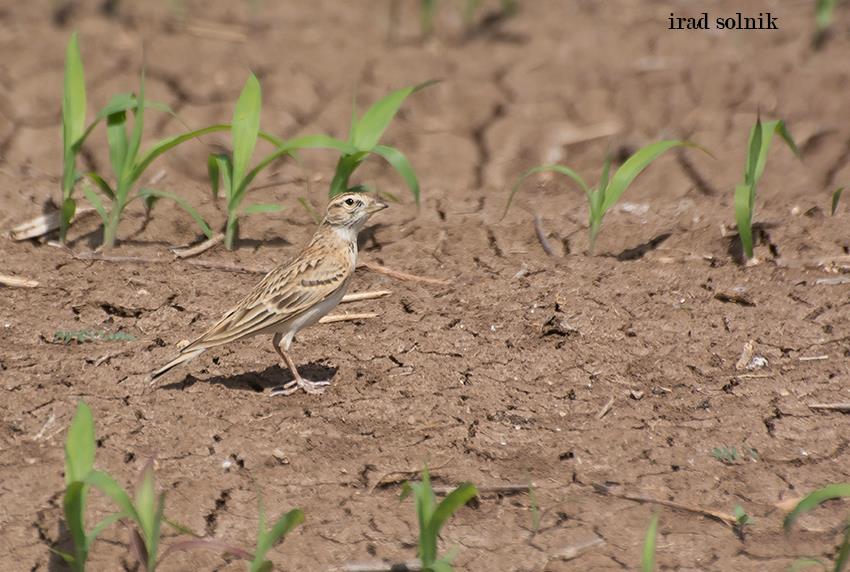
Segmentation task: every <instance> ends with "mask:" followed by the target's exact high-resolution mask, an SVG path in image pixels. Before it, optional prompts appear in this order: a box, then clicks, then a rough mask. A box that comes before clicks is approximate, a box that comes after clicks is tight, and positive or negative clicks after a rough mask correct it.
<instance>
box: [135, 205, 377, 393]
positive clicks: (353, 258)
mask: <svg viewBox="0 0 850 572" xmlns="http://www.w3.org/2000/svg"><path fill="white" fill-rule="evenodd" d="M385 208H387V204H386V203H384V202H383V201H381V200H380V199H378V198H377V197H375V196H373V195H370V194H366V193H360V192H348V193H343V194H341V195H337V196H336V197H334V198H333V199H331V201H330V202H329V203H328V209H327V214H325V218H324V220H323V221H322V223H321V225H319V228H318V230H317V231H316V234H314V235H313V238H312V239H311V240H310V243H309V244H308V245H307V247H306V248H304V250H303V251H302V252H301V254H299V255H298V256H297V257H296V258H294V259H292V260H290V261H289V262H287V263H286V264H283V265H282V266H278V267H277V268H275V269H274V270H272V271H271V272H269V273H268V274H266V276H265V278H263V279H262V280H261V281H260V282H259V283H258V284H257V285H256V286H255V287H254V288H253V289H252V290H251V292H250V293H248V295H247V296H245V298H243V299H242V301H240V302H239V303H238V304H237V305H236V306H235V307H234V308H233V309H231V310H230V311H228V312H227V313H225V314H224V316H222V317H221V319H220V320H219V321H218V322H216V324H215V325H214V326H213V327H212V328H210V329H209V330H208V331H207V332H206V333H205V334H203V335H201V336H200V337H199V338H197V339H196V340H194V341H193V342H191V343H190V344H189V345H187V346H186V347H184V348H183V349H181V350H180V355H178V356H177V357H176V358H174V359H173V360H171V361H170V362H168V363H167V364H165V365H164V366H163V367H161V368H160V369H158V370H156V371H155V372H153V373H152V374H150V377H149V380H150V381H151V382H153V381H154V380H155V379H156V378H158V377H160V376H161V375H163V374H164V373H166V372H167V371H169V370H171V369H172V368H174V367H176V366H178V365H180V364H182V363H184V362H187V361H189V360H191V359H194V358H196V357H198V356H199V355H201V354H202V353H204V352H205V351H206V350H208V349H210V348H214V347H216V346H220V345H224V344H227V343H230V342H232V341H235V340H239V339H242V338H247V337H249V336H256V335H258V334H273V335H274V337H273V338H272V344H274V349H275V351H277V353H278V354H279V355H280V357H281V359H283V361H284V363H286V366H287V367H288V368H289V371H290V372H292V378H293V379H292V381H290V382H288V383H286V384H285V385H282V386H279V387H276V388H274V389H273V390H272V393H271V394H272V395H291V394H292V393H295V392H296V391H298V390H299V389H303V390H304V391H306V392H307V393H311V394H319V393H322V392H323V391H324V390H325V386H327V385H329V384H330V382H329V381H309V380H306V379H304V378H302V377H301V375H300V374H299V373H298V369H297V368H296V367H295V362H293V361H292V358H291V357H289V354H288V353H287V352H289V347H290V345H291V344H292V338H294V337H295V335H296V334H297V333H298V332H299V331H300V330H302V329H303V328H306V327H307V326H310V325H312V324H315V323H316V322H318V321H319V319H320V318H321V317H322V316H324V315H325V314H327V313H328V312H329V311H330V310H332V309H333V308H334V307H335V306H336V305H337V304H339V302H340V300H342V297H343V295H344V294H345V291H346V289H347V288H348V283H349V282H350V280H351V276H352V275H353V274H354V267H355V264H356V263H357V233H358V232H360V229H362V228H363V226H364V225H365V224H366V221H368V220H369V217H371V216H372V215H373V214H375V213H376V212H378V211H381V210H383V209H385Z"/></svg>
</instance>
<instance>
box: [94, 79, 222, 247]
mask: <svg viewBox="0 0 850 572" xmlns="http://www.w3.org/2000/svg"><path fill="white" fill-rule="evenodd" d="M148 107H152V108H157V109H161V110H164V111H167V112H169V113H173V112H171V110H170V109H168V108H167V107H166V106H164V105H162V104H156V103H154V102H150V103H149V102H146V101H145V74H144V72H142V74H141V78H140V83H139V94H138V96H135V97H134V96H131V95H119V96H116V97H114V98H113V99H112V101H111V102H110V103H109V104H108V105H107V107H106V111H107V112H106V113H105V112H104V111H102V112H101V115H104V114H105V116H106V138H107V142H108V143H109V161H110V164H111V166H112V174H113V177H114V186H113V185H110V184H109V183H108V182H107V181H106V180H105V179H104V178H103V177H102V176H101V175H99V174H98V173H94V172H90V173H86V176H87V177H88V178H89V180H90V181H91V182H93V183H94V184H95V186H96V187H97V189H98V190H100V192H101V193H102V194H103V196H104V197H105V198H107V199H108V200H109V201H110V206H109V210H108V211H107V209H106V207H105V206H104V203H103V200H102V199H101V197H100V195H98V194H97V193H96V192H95V191H94V190H93V189H92V188H91V187H88V186H86V187H84V188H83V191H84V193H85V195H86V198H87V199H88V200H89V202H90V203H91V204H92V206H93V207H94V208H95V210H96V211H97V213H98V214H99V215H100V217H101V219H102V220H103V229H104V232H103V246H104V247H105V248H111V247H112V246H114V245H115V241H116V238H117V234H118V224H119V222H120V221H121V215H122V213H123V212H124V209H125V208H126V207H127V205H128V204H129V203H131V202H132V201H134V200H136V199H144V201H145V204H146V206H147V208H148V209H149V208H150V207H151V206H152V204H153V202H154V201H155V200H156V199H158V198H169V199H172V200H174V201H176V202H177V204H178V205H180V206H181V207H182V208H183V209H184V210H186V212H188V213H189V214H190V215H191V216H192V218H194V219H195V221H196V222H197V223H198V224H199V225H200V226H201V228H202V229H203V231H204V234H206V235H207V237H208V238H210V237H212V234H213V233H212V230H210V228H209V225H207V223H206V221H204V219H203V218H202V217H201V216H200V215H199V214H198V213H197V212H196V211H195V210H194V209H193V208H192V207H191V206H190V205H189V204H188V203H187V202H186V201H184V200H183V199H181V198H180V197H178V196H176V195H174V194H173V193H167V192H164V191H158V190H155V189H149V188H142V189H140V190H139V191H138V192H137V193H136V194H135V195H134V194H133V189H134V188H135V186H136V183H137V182H138V181H139V179H140V178H141V176H142V175H143V174H144V172H145V170H146V169H147V168H148V167H149V166H150V164H151V163H152V162H153V161H154V160H155V159H156V158H157V157H159V156H160V155H162V154H163V153H165V152H166V151H168V150H170V149H172V148H173V147H175V146H177V145H179V144H180V143H183V142H185V141H188V140H189V139H193V138H195V137H198V136H200V135H204V134H206V133H212V132H214V131H222V130H223V129H225V128H226V127H225V126H222V125H213V126H211V127H205V128H203V129H196V130H192V131H188V132H186V133H182V134H180V135H176V136H172V137H168V138H166V139H162V140H160V141H157V142H156V143H154V144H153V145H152V146H151V147H150V148H149V149H148V150H147V151H145V152H141V142H142V131H143V127H144V115H145V109H146V108H148ZM128 110H132V112H133V115H134V123H133V127H132V130H130V131H129V133H128V124H127V111H128Z"/></svg>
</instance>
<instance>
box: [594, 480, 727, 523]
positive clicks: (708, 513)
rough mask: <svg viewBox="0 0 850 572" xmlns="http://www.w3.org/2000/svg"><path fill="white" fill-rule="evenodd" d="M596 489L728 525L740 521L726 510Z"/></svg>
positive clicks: (609, 494)
mask: <svg viewBox="0 0 850 572" xmlns="http://www.w3.org/2000/svg"><path fill="white" fill-rule="evenodd" d="M594 489H595V490H596V491H597V492H598V493H599V494H602V495H605V496H612V497H616V498H618V499H624V500H630V501H635V502H639V503H650V504H657V505H661V506H666V507H668V508H672V509H676V510H683V511H685V512H690V513H694V514H699V515H702V516H704V517H707V518H711V519H713V520H717V521H719V522H722V523H723V524H725V525H727V526H733V527H734V526H735V525H736V524H737V523H738V520H737V519H736V518H735V517H734V516H733V515H731V514H728V513H725V512H720V511H716V510H710V509H705V508H700V507H697V506H690V505H686V504H681V503H677V502H674V501H668V500H664V499H654V498H652V497H645V496H641V495H631V494H628V493H616V492H614V491H611V490H609V489H608V488H607V487H594Z"/></svg>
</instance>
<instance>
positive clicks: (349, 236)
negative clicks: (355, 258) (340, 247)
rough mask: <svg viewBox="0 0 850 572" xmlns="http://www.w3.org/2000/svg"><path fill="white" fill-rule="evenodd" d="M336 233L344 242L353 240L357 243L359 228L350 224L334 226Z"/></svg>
mask: <svg viewBox="0 0 850 572" xmlns="http://www.w3.org/2000/svg"><path fill="white" fill-rule="evenodd" d="M333 229H334V234H335V235H336V236H337V237H339V239H340V240H342V241H343V242H353V243H354V244H355V245H356V244H357V230H358V229H356V228H353V227H350V226H334V227H333Z"/></svg>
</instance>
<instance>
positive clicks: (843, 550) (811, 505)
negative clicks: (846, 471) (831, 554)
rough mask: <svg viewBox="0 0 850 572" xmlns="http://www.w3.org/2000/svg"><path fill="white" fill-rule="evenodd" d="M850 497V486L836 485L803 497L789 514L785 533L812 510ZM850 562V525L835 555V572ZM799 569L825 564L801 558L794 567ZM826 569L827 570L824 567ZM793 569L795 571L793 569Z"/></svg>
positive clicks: (845, 530) (785, 523)
mask: <svg viewBox="0 0 850 572" xmlns="http://www.w3.org/2000/svg"><path fill="white" fill-rule="evenodd" d="M847 497H850V484H847V483H844V484H834V485H827V486H825V487H823V488H820V489H817V490H816V491H813V492H811V493H809V494H808V495H806V496H805V497H803V498H802V499H801V500H800V502H798V503H797V506H795V507H794V509H793V510H792V511H791V512H790V513H788V516H786V517H785V522H784V527H785V531H786V532H788V531H789V530H791V527H793V526H794V523H795V522H796V521H797V519H798V518H799V517H800V516H802V515H803V514H805V513H807V512H809V511H810V510H812V509H815V508H817V507H819V506H820V505H822V504H823V503H825V502H827V501H830V500H835V499H841V498H847ZM848 560H850V524H848V526H846V527H845V529H844V538H843V539H842V541H841V545H840V546H839V547H838V553H837V554H836V555H835V561H834V562H833V568H832V570H833V572H841V571H842V570H844V568H845V567H846V566H847V562H848ZM798 564H799V567H798V568H796V570H803V569H804V568H807V567H809V566H813V565H816V564H820V565H821V566H823V564H822V563H821V562H820V561H819V560H817V559H814V558H801V559H798V560H797V561H796V562H795V563H794V565H795V566H797V565H798ZM824 568H826V567H825V566H824ZM792 569H795V568H793V567H792Z"/></svg>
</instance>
